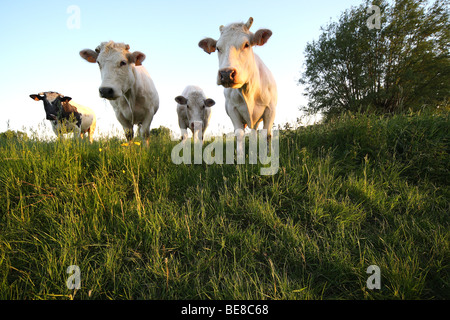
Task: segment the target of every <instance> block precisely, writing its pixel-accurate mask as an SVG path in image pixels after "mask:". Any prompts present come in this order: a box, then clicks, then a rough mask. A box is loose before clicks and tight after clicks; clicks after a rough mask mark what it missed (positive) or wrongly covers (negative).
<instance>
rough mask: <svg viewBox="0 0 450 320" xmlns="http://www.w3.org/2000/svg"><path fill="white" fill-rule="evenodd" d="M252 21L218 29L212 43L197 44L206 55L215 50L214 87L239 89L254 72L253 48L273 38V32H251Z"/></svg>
mask: <svg viewBox="0 0 450 320" xmlns="http://www.w3.org/2000/svg"><path fill="white" fill-rule="evenodd" d="M252 24H253V18H251V17H250V19H248V21H247V23H245V24H244V23H233V24H230V25H228V26H226V27H224V26H220V38H219V40H217V41H216V40H214V39H211V38H205V39H203V40H202V41H200V42H199V44H198V45H199V47H200V48H202V49H203V50H204V51H205V52H206V53H212V52H215V51H217V53H218V56H219V72H218V74H217V84H218V85H222V86H224V87H225V88H241V87H242V86H243V85H244V84H246V83H247V82H248V79H249V78H250V77H251V76H252V74H253V73H254V72H255V71H256V72H257V70H256V68H255V57H254V55H253V49H252V47H253V46H262V45H264V44H265V43H266V42H267V40H269V38H270V37H271V36H272V31H270V30H268V29H260V30H258V31H256V33H252V32H250V27H251V26H252Z"/></svg>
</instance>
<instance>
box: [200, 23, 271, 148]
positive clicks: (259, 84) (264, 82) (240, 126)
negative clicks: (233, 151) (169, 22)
mask: <svg viewBox="0 0 450 320" xmlns="http://www.w3.org/2000/svg"><path fill="white" fill-rule="evenodd" d="M252 24H253V18H250V19H249V20H248V21H247V23H245V24H244V23H233V24H230V25H228V26H226V27H224V26H220V28H219V29H220V38H219V40H214V39H212V38H205V39H203V40H201V41H200V42H199V44H198V45H199V47H200V48H202V49H203V50H204V51H205V52H206V53H208V54H210V53H212V52H215V51H217V53H218V57H219V72H218V73H217V84H218V85H222V86H223V87H224V88H225V89H224V95H225V109H226V111H227V114H228V116H229V117H230V118H231V122H232V123H233V127H234V130H235V133H236V135H237V136H238V137H241V139H242V136H243V134H244V129H245V127H246V126H247V125H248V126H249V127H250V129H257V128H258V125H259V123H260V122H261V121H263V123H264V129H266V130H267V136H268V138H270V137H271V136H272V126H273V122H274V119H275V110H276V105H277V99H278V94H277V86H276V83H275V79H274V77H273V75H272V73H271V72H270V70H269V69H268V68H267V67H266V66H265V65H264V63H263V61H262V60H261V59H260V58H259V57H258V55H256V54H255V53H254V52H253V46H262V45H264V44H265V43H266V42H267V40H269V38H270V37H271V36H272V31H270V30H268V29H260V30H258V31H256V33H252V32H250V27H251V26H252ZM239 147H240V148H242V145H240V146H239V145H238V148H239Z"/></svg>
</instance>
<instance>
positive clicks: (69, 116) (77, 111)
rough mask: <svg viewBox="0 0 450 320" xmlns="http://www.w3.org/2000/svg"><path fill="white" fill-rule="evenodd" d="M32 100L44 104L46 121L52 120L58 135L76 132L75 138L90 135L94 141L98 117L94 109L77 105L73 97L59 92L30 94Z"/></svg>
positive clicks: (90, 138)
mask: <svg viewBox="0 0 450 320" xmlns="http://www.w3.org/2000/svg"><path fill="white" fill-rule="evenodd" d="M30 98H31V99H33V100H35V101H42V102H44V109H45V114H46V119H47V120H50V122H51V124H52V129H53V132H54V133H55V134H56V135H59V134H61V133H68V132H74V137H81V138H83V137H84V134H85V133H88V135H89V141H90V142H91V143H92V141H94V131H95V126H96V123H97V117H96V116H95V113H94V111H92V109H90V108H88V107H85V106H82V105H80V104H78V103H75V102H73V101H71V100H72V98H71V97H66V96H64V95H62V94H60V93H58V92H52V91H48V92H41V93H38V94H30Z"/></svg>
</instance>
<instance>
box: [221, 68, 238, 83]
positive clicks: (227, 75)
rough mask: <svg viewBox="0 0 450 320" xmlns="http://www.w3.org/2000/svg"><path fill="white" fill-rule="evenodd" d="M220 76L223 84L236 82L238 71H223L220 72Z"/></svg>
mask: <svg viewBox="0 0 450 320" xmlns="http://www.w3.org/2000/svg"><path fill="white" fill-rule="evenodd" d="M219 75H220V80H221V81H222V82H234V80H235V77H236V69H232V68H227V69H222V70H220V71H219Z"/></svg>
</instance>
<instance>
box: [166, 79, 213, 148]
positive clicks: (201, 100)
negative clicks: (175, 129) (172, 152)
mask: <svg viewBox="0 0 450 320" xmlns="http://www.w3.org/2000/svg"><path fill="white" fill-rule="evenodd" d="M175 101H176V102H177V103H178V105H177V113H178V124H179V126H180V129H181V135H182V138H183V140H186V139H187V128H189V129H190V130H191V131H192V135H193V136H194V142H196V141H197V140H199V139H200V140H201V141H202V142H203V138H204V135H205V131H206V128H207V127H208V124H209V120H210V118H211V107H212V106H213V105H215V104H216V102H215V101H214V100H213V99H209V98H208V99H207V98H206V97H205V94H204V92H203V90H202V89H201V88H200V87H197V86H187V87H186V88H185V89H184V90H183V93H182V94H181V96H177V97H176V98H175ZM200 134H201V135H200Z"/></svg>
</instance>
